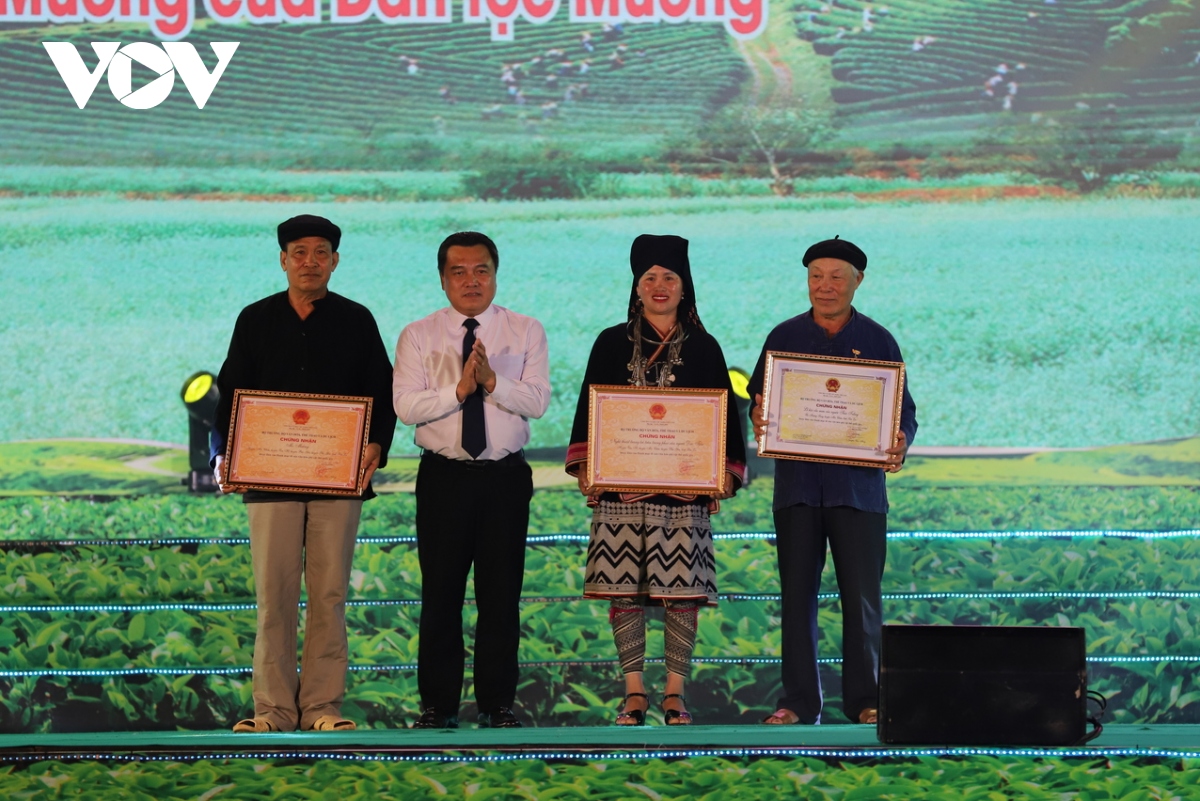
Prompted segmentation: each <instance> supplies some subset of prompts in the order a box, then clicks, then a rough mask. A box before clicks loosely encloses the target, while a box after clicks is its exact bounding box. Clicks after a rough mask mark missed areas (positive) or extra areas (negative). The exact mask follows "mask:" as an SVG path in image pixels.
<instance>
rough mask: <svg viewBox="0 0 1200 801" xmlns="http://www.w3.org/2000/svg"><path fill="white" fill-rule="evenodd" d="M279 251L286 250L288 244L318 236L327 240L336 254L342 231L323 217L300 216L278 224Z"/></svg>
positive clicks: (312, 215)
mask: <svg viewBox="0 0 1200 801" xmlns="http://www.w3.org/2000/svg"><path fill="white" fill-rule="evenodd" d="M277 233H278V236H279V249H280V250H287V246H288V242H295V241H296V240H297V239H303V238H304V237H306V236H319V237H321V238H322V239H328V240H329V246H330V247H331V248H333V252H334V253H337V249H338V243H340V242H341V241H342V229H341V228H338V227H337V226H336V225H334V224H333V223H331V222H330V221H329V220H327V219H325V218H324V217H318V216H316V215H315V214H301V215H300V216H298V217H292V218H291V219H289V220H284V221H283V222H281V223H280V224H279V229H278V231H277Z"/></svg>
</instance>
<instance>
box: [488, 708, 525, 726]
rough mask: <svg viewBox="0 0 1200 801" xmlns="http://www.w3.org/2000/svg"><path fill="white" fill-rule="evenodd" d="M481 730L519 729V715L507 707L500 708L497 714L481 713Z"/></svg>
mask: <svg viewBox="0 0 1200 801" xmlns="http://www.w3.org/2000/svg"><path fill="white" fill-rule="evenodd" d="M479 728H481V729H519V728H521V721H519V720H517V715H516V713H515V712H513V711H512V710H511V709H509V708H508V707H506V706H502V707H499V708H498V709H497V710H496V711H495V712H480V713H479Z"/></svg>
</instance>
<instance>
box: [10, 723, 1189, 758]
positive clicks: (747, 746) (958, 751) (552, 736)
mask: <svg viewBox="0 0 1200 801" xmlns="http://www.w3.org/2000/svg"><path fill="white" fill-rule="evenodd" d="M249 753H253V754H256V755H262V756H267V755H275V756H284V755H286V756H287V757H289V758H293V759H295V758H299V759H304V758H314V759H319V758H328V757H330V756H333V755H338V754H356V755H360V756H367V755H371V754H377V755H380V756H385V755H389V754H390V755H400V754H404V755H409V756H418V755H424V756H425V758H433V759H437V758H438V755H439V754H443V755H452V754H453V755H457V756H459V757H461V756H462V755H467V754H474V755H482V754H498V755H507V756H508V757H509V758H518V759H519V758H522V757H524V758H536V759H555V758H557V759H570V758H572V756H575V757H580V756H584V755H588V756H597V755H602V754H610V755H614V756H616V755H622V756H624V757H626V758H638V757H639V756H642V757H646V758H663V757H671V756H684V755H692V754H698V753H702V754H709V755H722V754H727V755H729V756H742V757H744V756H769V755H771V754H781V755H784V754H806V755H811V756H815V757H822V756H837V757H839V758H842V759H854V758H864V759H870V758H879V757H881V756H891V757H900V756H904V755H905V754H909V753H911V754H912V755H914V756H927V755H928V756H956V755H959V756H985V755H989V754H993V755H1014V754H1017V753H1019V754H1020V755H1026V756H1032V757H1038V756H1057V757H1089V756H1104V755H1121V756H1137V755H1144V756H1151V757H1153V756H1158V757H1167V756H1181V757H1189V758H1191V757H1197V756H1200V726H1195V725H1124V726H1120V725H1111V726H1106V727H1105V728H1104V732H1103V733H1102V734H1101V735H1100V736H1099V737H1098V738H1097V739H1095V740H1093V741H1091V742H1090V743H1088V744H1087V745H1084V746H1071V747H1062V748H1059V747H1036V746H1035V747H1030V746H947V745H938V744H927V745H920V746H914V745H904V746H886V745H882V744H881V743H880V742H879V741H878V740H877V739H876V736H875V729H874V727H871V726H853V725H830V726H777V727H769V726H690V727H671V728H668V727H666V726H644V727H636V728H635V727H629V728H618V727H616V726H603V727H601V726H579V727H563V728H523V729H476V728H474V727H473V726H471V727H468V728H462V729H457V730H448V731H447V730H437V731H416V730H412V729H370V730H361V731H354V732H320V733H318V732H292V733H286V734H284V733H279V734H233V733H232V732H222V731H213V732H178V731H170V732H168V731H163V732H121V733H114V732H99V733H89V734H4V735H0V763H3V762H16V761H19V762H29V761H31V760H41V759H89V760H105V759H115V760H118V761H126V760H136V759H138V758H140V757H154V758H163V757H168V756H170V757H176V758H183V759H206V758H217V757H225V756H231V755H246V754H249Z"/></svg>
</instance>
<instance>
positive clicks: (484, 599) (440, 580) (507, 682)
mask: <svg viewBox="0 0 1200 801" xmlns="http://www.w3.org/2000/svg"><path fill="white" fill-rule="evenodd" d="M532 497H533V474H532V471H531V470H530V469H529V465H528V464H527V463H526V462H525V460H524V459H523V458H522V457H520V456H519V455H517V456H512V457H509V458H507V459H504V460H500V461H497V462H465V461H456V460H453V459H446V458H443V457H440V456H436V455H434V454H429V453H427V454H425V455H424V456H422V457H421V465H420V467H419V468H418V470H417V555H418V558H419V560H420V564H421V620H420V628H419V631H420V637H421V639H420V645H419V647H418V651H417V687H418V690H419V691H420V693H421V706H422V707H423V708H428V707H433V708H435V709H437V710H438V711H439V712H443V713H444V714H457V712H458V705H459V702H460V701H461V700H462V689H463V666H464V662H465V652H464V645H463V633H462V630H463V620H462V610H463V600H464V598H465V594H466V586H467V574H468V573H469V572H470V570H471V565H472V564H474V565H475V598H476V601H477V604H478V606H477V609H478V622H477V624H476V628H475V700H476V702H477V703H478V705H479V710H480V711H481V712H495V711H496V710H497V709H498V708H499V707H502V706H505V707H511V706H512V705H513V701H514V700H515V697H516V692H517V644H518V642H519V640H520V599H521V585H522V582H523V581H524V578H525V535H526V532H527V530H528V528H529V501H530V498H532Z"/></svg>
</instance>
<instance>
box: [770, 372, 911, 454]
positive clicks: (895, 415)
mask: <svg viewBox="0 0 1200 801" xmlns="http://www.w3.org/2000/svg"><path fill="white" fill-rule="evenodd" d="M903 399H904V363H903V362H880V361H870V360H867V359H838V358H832V357H827V356H809V355H804V354H796V353H780V352H776V351H768V352H767V362H766V370H765V375H764V379H763V410H764V413H765V416H766V419H767V429H766V432H765V433H764V434H763V436H762V438H761V439H759V441H758V454H759V456H772V457H775V458H777V459H803V460H806V461H812V462H832V463H836V464H850V465H857V466H860V467H883V466H884V465H885V464H886V463H887V458H888V455H887V453H886V451H887V449H888V448H892V447H895V445H896V442H897V437H898V436H899V432H900V404H901V402H902V400H903Z"/></svg>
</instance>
